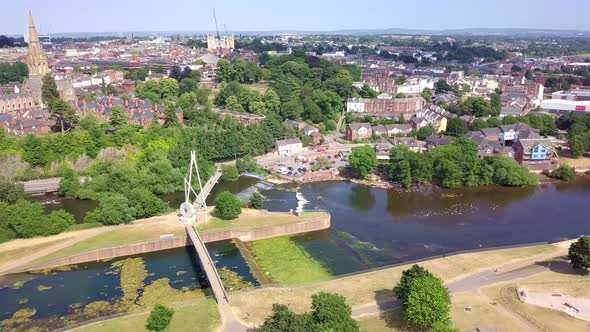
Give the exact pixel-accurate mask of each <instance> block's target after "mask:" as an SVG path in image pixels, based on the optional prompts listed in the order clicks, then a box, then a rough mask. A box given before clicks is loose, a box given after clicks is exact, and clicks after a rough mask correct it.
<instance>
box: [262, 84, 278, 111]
mask: <svg viewBox="0 0 590 332" xmlns="http://www.w3.org/2000/svg"><path fill="white" fill-rule="evenodd" d="M262 101H263V102H264V107H265V108H266V110H267V111H269V112H272V113H275V114H279V112H280V111H281V99H280V98H279V95H277V93H276V92H275V91H274V90H273V89H268V90H266V92H265V93H264V96H263V97H262Z"/></svg>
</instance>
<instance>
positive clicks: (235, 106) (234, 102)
mask: <svg viewBox="0 0 590 332" xmlns="http://www.w3.org/2000/svg"><path fill="white" fill-rule="evenodd" d="M225 108H226V109H228V110H230V111H234V112H244V107H242V105H240V103H239V102H238V98H236V96H229V97H228V98H227V99H226V100H225Z"/></svg>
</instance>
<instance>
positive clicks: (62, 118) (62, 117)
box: [50, 98, 78, 134]
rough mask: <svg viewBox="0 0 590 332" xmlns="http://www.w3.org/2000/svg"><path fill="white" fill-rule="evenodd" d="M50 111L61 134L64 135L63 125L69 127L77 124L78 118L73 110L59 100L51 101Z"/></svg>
mask: <svg viewBox="0 0 590 332" xmlns="http://www.w3.org/2000/svg"><path fill="white" fill-rule="evenodd" d="M50 110H51V115H52V117H53V118H55V119H57V121H59V124H60V127H61V133H62V134H63V133H64V124H65V123H67V124H68V125H69V126H71V125H72V124H75V123H77V122H78V116H77V115H76V111H75V110H74V108H73V107H72V106H70V105H69V104H68V103H66V102H65V101H64V100H63V99H61V98H55V99H53V102H52V106H51V107H50Z"/></svg>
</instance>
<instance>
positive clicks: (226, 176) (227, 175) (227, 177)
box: [221, 165, 240, 182]
mask: <svg viewBox="0 0 590 332" xmlns="http://www.w3.org/2000/svg"><path fill="white" fill-rule="evenodd" d="M239 177H240V172H238V168H237V167H236V166H232V165H222V166H221V180H222V181H223V182H234V181H237V180H238V178H239Z"/></svg>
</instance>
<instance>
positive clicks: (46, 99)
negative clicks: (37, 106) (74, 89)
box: [41, 73, 59, 110]
mask: <svg viewBox="0 0 590 332" xmlns="http://www.w3.org/2000/svg"><path fill="white" fill-rule="evenodd" d="M41 82H42V84H43V85H42V86H41V100H42V101H43V104H45V105H46V106H47V107H48V108H49V110H51V107H52V106H53V101H54V100H55V99H57V98H59V92H58V91H57V84H55V80H54V79H53V76H51V73H47V74H45V76H43V78H42V79H41Z"/></svg>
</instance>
